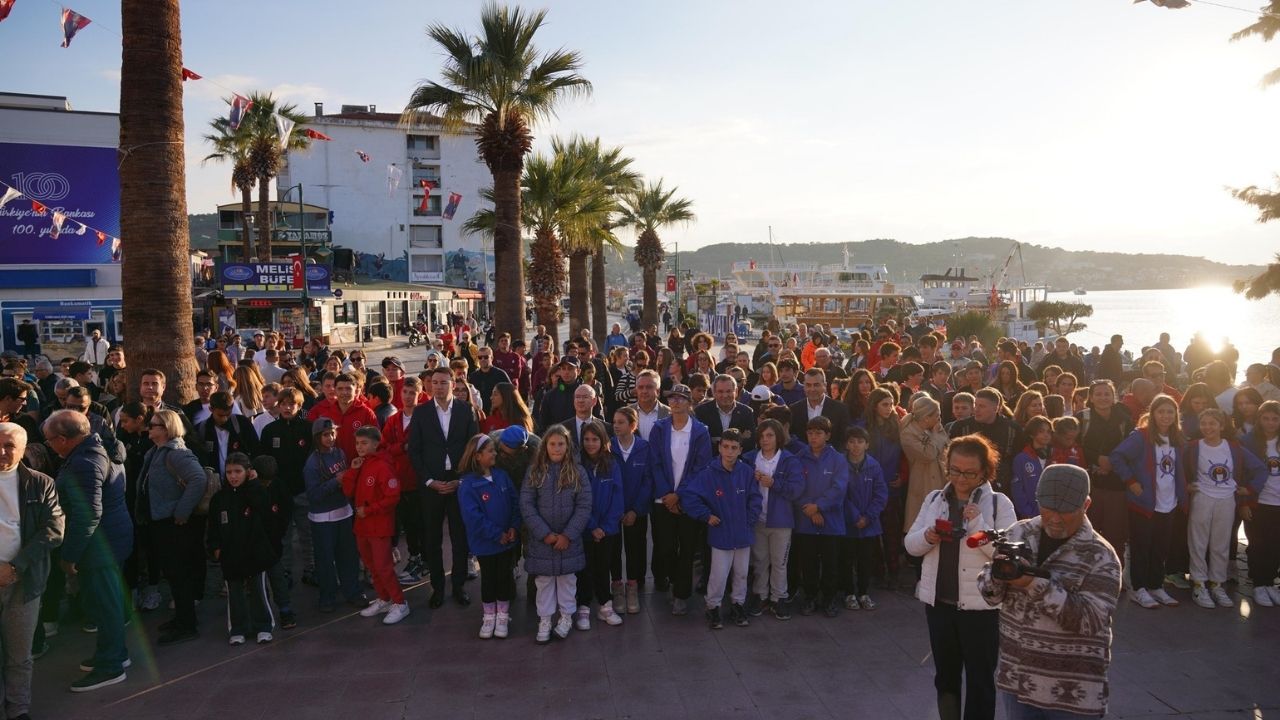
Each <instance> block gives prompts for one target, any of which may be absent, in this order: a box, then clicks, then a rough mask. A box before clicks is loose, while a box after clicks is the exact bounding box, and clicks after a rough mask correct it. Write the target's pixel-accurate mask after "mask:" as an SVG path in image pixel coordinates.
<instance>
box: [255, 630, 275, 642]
mask: <svg viewBox="0 0 1280 720" xmlns="http://www.w3.org/2000/svg"><path fill="white" fill-rule="evenodd" d="M275 639H276V638H275V636H274V635H272V634H271V633H269V632H260V633H258V644H259V645H266V644H267V643H269V642H271V641H272V640H275Z"/></svg>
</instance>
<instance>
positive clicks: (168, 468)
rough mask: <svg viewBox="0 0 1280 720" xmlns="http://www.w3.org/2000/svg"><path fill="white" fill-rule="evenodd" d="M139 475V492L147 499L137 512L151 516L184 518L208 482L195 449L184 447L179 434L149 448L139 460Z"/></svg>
mask: <svg viewBox="0 0 1280 720" xmlns="http://www.w3.org/2000/svg"><path fill="white" fill-rule="evenodd" d="M141 477H142V480H141V482H140V484H139V488H140V489H139V492H138V494H139V496H140V497H143V496H145V497H146V498H147V499H148V500H149V502H148V506H147V507H146V508H139V509H138V511H137V512H138V515H139V516H140V517H147V518H150V519H151V520H168V519H170V518H172V519H174V520H181V521H183V522H186V521H187V518H189V517H191V514H192V513H194V512H195V511H196V507H197V506H198V505H199V504H200V501H201V500H202V499H204V491H205V486H206V485H207V484H208V482H209V481H208V479H207V478H206V477H205V474H204V468H202V467H200V461H199V460H197V459H196V456H195V453H193V452H191V451H190V450H188V449H187V446H186V445H184V444H183V442H182V439H181V438H170V439H169V441H168V442H166V443H165V444H164V445H157V446H155V447H153V448H151V449H150V450H148V451H147V455H146V457H145V458H144V459H143V461H142V476H141ZM182 483H185V485H186V487H185V488H184V487H183V485H182Z"/></svg>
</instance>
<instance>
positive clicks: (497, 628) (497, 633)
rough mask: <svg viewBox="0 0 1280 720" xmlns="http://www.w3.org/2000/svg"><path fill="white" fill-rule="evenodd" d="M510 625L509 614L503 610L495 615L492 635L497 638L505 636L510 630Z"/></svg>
mask: <svg viewBox="0 0 1280 720" xmlns="http://www.w3.org/2000/svg"><path fill="white" fill-rule="evenodd" d="M510 627H511V615H510V614H508V613H504V612H500V613H498V615H497V617H496V618H494V623H493V636H494V637H496V638H499V639H501V638H505V637H506V636H507V633H508V632H509V631H510Z"/></svg>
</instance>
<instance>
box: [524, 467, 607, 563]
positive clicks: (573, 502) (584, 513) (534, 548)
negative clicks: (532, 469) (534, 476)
mask: <svg viewBox="0 0 1280 720" xmlns="http://www.w3.org/2000/svg"><path fill="white" fill-rule="evenodd" d="M578 474H579V476H580V477H581V478H582V482H581V483H580V485H579V487H578V489H577V490H576V491H575V490H572V489H568V488H565V489H560V488H558V487H557V483H558V481H559V478H560V464H559V463H554V464H552V465H550V466H548V468H547V476H546V478H544V479H543V481H542V485H541V486H540V487H534V486H533V484H532V483H531V482H530V481H529V479H528V478H525V481H524V486H523V487H521V488H520V517H521V518H523V520H524V525H525V527H526V528H528V529H529V541H528V543H527V544H526V545H525V546H524V569H525V572H527V573H529V574H530V575H543V576H551V577H554V576H557V575H569V574H572V573H576V572H578V571H580V570H583V569H584V568H586V567H587V555H586V552H585V551H584V550H583V549H582V531H583V530H585V529H586V527H587V522H588V521H590V519H591V482H590V481H589V480H588V479H587V471H586V470H584V469H583V468H582V466H578ZM552 533H556V534H558V535H564V536H565V537H567V538H569V547H568V548H567V549H565V550H563V551H561V550H556V549H555V548H553V547H552V546H550V545H548V544H546V543H545V542H543V538H545V537H546V536H548V535H550V534H552Z"/></svg>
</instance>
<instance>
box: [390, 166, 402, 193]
mask: <svg viewBox="0 0 1280 720" xmlns="http://www.w3.org/2000/svg"><path fill="white" fill-rule="evenodd" d="M403 177H404V171H403V170H401V169H400V168H398V167H396V166H395V163H392V164H390V165H388V166H387V197H391V194H392V193H394V192H395V191H396V188H398V187H400V179H401V178H403Z"/></svg>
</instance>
